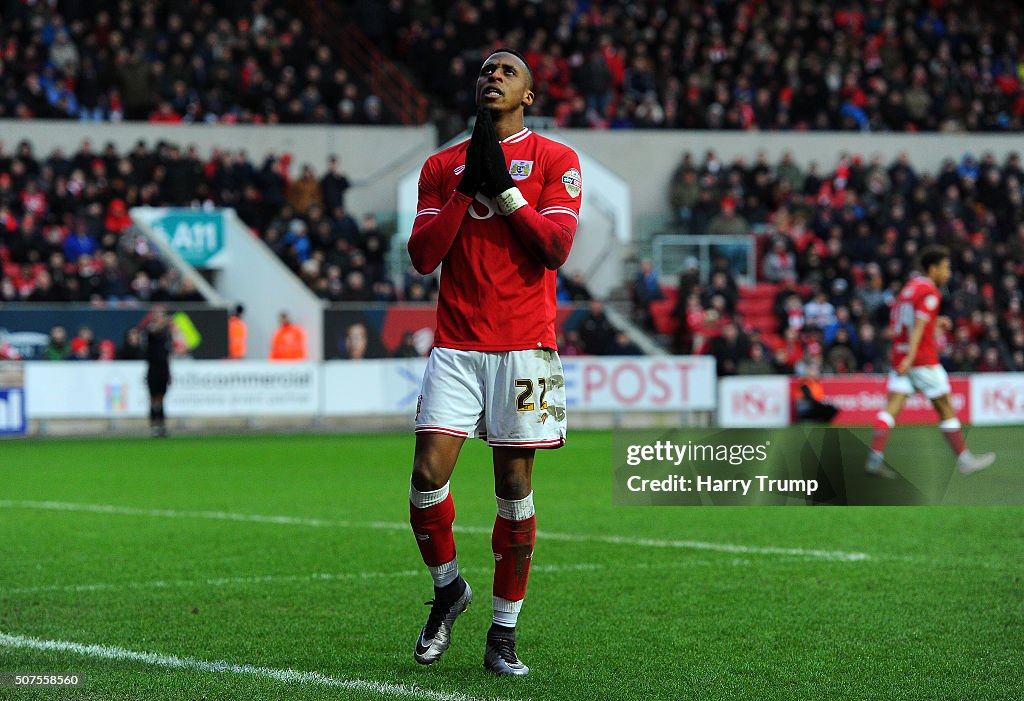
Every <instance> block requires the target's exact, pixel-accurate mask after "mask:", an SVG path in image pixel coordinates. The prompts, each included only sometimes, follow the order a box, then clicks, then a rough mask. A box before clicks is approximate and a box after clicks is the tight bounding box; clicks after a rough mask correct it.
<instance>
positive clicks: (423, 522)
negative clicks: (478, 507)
mask: <svg viewBox="0 0 1024 701" xmlns="http://www.w3.org/2000/svg"><path fill="white" fill-rule="evenodd" d="M421 505H422V506H421ZM409 522H410V523H411V524H412V532H413V533H414V534H415V535H416V544H417V545H418V546H419V548H420V554H421V555H422V556H423V562H425V563H426V564H427V566H428V567H429V568H430V569H431V574H435V571H434V570H435V568H439V567H441V566H442V565H447V564H448V563H452V562H453V561H454V560H455V536H454V535H453V534H452V524H453V523H454V522H455V502H454V501H452V495H451V494H450V493H449V491H448V485H447V484H445V485H444V487H442V488H441V489H436V490H434V491H432V492H420V491H418V490H416V488H415V487H414V488H413V489H412V490H411V492H410V498H409ZM456 576H458V571H457V568H456V569H455V574H454V575H453V576H452V579H454V578H455V577H456ZM435 580H436V577H435ZM435 583H436V581H435ZM442 584H443V583H442Z"/></svg>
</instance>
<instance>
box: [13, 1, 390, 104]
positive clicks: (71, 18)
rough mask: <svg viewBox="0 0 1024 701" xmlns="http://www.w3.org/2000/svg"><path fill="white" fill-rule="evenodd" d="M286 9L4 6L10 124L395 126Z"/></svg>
mask: <svg viewBox="0 0 1024 701" xmlns="http://www.w3.org/2000/svg"><path fill="white" fill-rule="evenodd" d="M278 5H280V3H271V2H269V0H255V1H254V2H252V3H240V2H218V3H212V2H192V1H188V0H164V1H162V2H154V1H149V2H141V3H134V2H128V1H127V0H116V1H112V0H100V1H98V2H88V3H86V2H79V1H77V0H62V1H60V2H4V3H0V118H3V117H17V118H22V119H27V118H33V117H35V118H40V117H44V118H50V119H78V120H82V121H121V120H148V121H151V122H156V123H182V122H185V123H203V122H221V123H255V124H263V123H283V124H297V123H316V124H376V123H385V122H388V121H391V118H390V116H389V115H388V114H387V113H386V112H385V111H384V109H383V107H382V104H381V101H380V98H379V97H378V96H377V95H375V94H373V93H372V92H370V91H368V90H367V89H366V88H365V86H363V85H362V83H361V81H360V80H359V79H358V77H357V76H353V75H350V73H349V72H348V71H347V70H345V69H344V68H343V67H342V66H341V65H340V64H339V62H338V60H337V56H336V55H335V51H334V49H333V48H332V47H331V46H330V45H329V44H328V43H324V42H321V41H320V40H318V39H317V38H316V37H315V36H313V35H312V34H311V32H310V31H309V29H308V27H307V26H306V24H305V23H304V22H303V20H302V19H301V18H299V17H298V16H296V15H293V14H291V13H289V12H288V11H287V10H285V9H284V8H282V7H279V6H278Z"/></svg>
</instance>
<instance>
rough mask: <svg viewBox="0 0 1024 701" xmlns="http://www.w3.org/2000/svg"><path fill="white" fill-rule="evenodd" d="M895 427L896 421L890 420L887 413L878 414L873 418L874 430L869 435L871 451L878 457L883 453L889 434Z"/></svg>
mask: <svg viewBox="0 0 1024 701" xmlns="http://www.w3.org/2000/svg"><path fill="white" fill-rule="evenodd" d="M895 425H896V420H895V419H894V418H892V415H891V414H889V412H887V411H880V412H878V416H876V417H875V427H874V428H875V430H874V432H873V433H872V434H871V450H873V451H875V452H876V453H878V454H879V455H881V454H882V453H884V452H885V446H886V444H887V443H888V442H889V434H890V433H891V432H892V427H893V426H895Z"/></svg>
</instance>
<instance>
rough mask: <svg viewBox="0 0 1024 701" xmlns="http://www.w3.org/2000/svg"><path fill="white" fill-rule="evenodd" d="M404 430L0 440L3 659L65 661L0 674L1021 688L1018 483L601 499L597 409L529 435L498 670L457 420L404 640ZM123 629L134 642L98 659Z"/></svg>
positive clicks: (481, 478)
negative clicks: (519, 557)
mask: <svg viewBox="0 0 1024 701" xmlns="http://www.w3.org/2000/svg"><path fill="white" fill-rule="evenodd" d="M929 430H930V431H931V432H934V431H935V429H934V427H932V428H931V429H929ZM895 435H896V438H894V444H896V445H903V446H905V445H906V443H905V441H907V440H909V439H911V438H913V437H914V436H915V435H916V434H915V433H913V432H906V433H900V432H899V430H898V431H897V434H895ZM1020 436H1021V431H1020V429H1019V428H1018V429H1011V428H1003V429H973V431H972V433H971V434H970V437H971V440H972V442H974V443H975V444H976V445H979V446H982V445H983V447H984V448H985V449H989V448H991V449H995V450H997V451H998V452H1000V453H1001V455H1000V461H999V462H998V463H997V465H996V466H994V467H993V468H991V470H993V472H994V474H997V475H998V474H999V471H1010V470H1021V469H1024V467H1022V465H1024V458H1022V457H1021V453H1020V448H1019V443H1020ZM908 437H909V438H908ZM412 444H413V440H412V437H411V436H410V435H397V434H391V435H384V436H369V435H367V436H354V435H309V436H281V435H276V436H252V435H250V436H243V437H185V436H177V437H172V438H171V439H169V440H166V441H154V440H148V439H145V440H143V439H127V438H108V439H75V440H72V439H47V440H37V439H28V440H19V441H6V442H3V443H0V672H8V673H9V672H15V671H18V672H48V673H61V672H64V673H66V672H79V673H84V674H85V679H86V682H85V687H84V688H79V689H65V690H17V691H15V690H11V689H0V698H11V699H21V698H26V699H35V698H39V699H42V698H45V699H75V700H79V699H96V700H99V699H104V700H106V699H225V700H227V699H232V700H234V699H279V698H280V699H283V698H287V699H300V700H301V699H382V698H387V699H396V698H434V699H437V700H439V701H440V700H446V701H447V700H450V701H457V700H459V699H462V700H463V701H465V700H467V699H470V700H472V699H483V698H495V699H520V700H525V699H535V700H540V699H588V700H589V699H800V700H801V701H809V700H812V699H971V700H972V701H973V700H975V699H1021V698H1024V681H1022V679H1024V584H1022V578H1024V519H1022V516H1024V511H1022V510H1021V509H1020V508H1012V507H929V508H918V507H905V508H854V507H849V508H842V507H835V508H832V507H792V508H728V507H722V508H716V507H705V508H700V507H692V508H685V507H677V508H672V507H663V508H643V507H633V508H627V507H614V506H612V504H611V496H610V475H611V446H612V437H611V434H609V433H600V432H594V433H587V432H575V433H571V434H570V440H569V444H568V446H567V447H566V448H564V449H563V450H559V451H550V452H541V453H540V454H539V455H538V460H537V466H536V468H535V472H534V487H535V499H536V504H537V513H538V527H539V529H540V531H541V534H540V536H539V537H538V542H537V548H536V553H535V559H534V572H533V574H532V576H531V579H530V589H529V593H528V596H527V599H526V604H525V606H524V609H523V613H522V616H521V618H520V633H519V651H520V653H521V656H522V658H523V660H524V661H525V662H526V663H527V664H529V665H530V666H531V673H530V676H529V677H527V678H525V679H518V680H506V679H495V678H492V677H488V676H486V675H485V674H484V673H483V670H482V667H481V661H482V656H483V637H484V632H485V630H486V628H487V626H488V624H489V622H490V586H491V584H490V580H491V571H492V566H493V565H492V556H491V552H490V526H491V524H492V523H493V519H494V500H493V488H492V484H491V477H490V463H489V452H488V450H487V448H486V446H484V445H482V444H481V443H480V442H479V441H474V442H470V443H467V445H466V447H465V448H464V450H463V454H462V458H461V460H460V463H459V467H458V468H457V470H456V473H455V477H454V478H453V482H452V485H453V486H452V491H453V495H454V497H455V500H456V508H457V512H458V516H457V521H456V525H457V528H459V529H460V530H459V532H458V533H457V543H458V548H459V560H460V563H461V564H462V567H463V572H464V574H465V576H466V578H467V579H468V580H469V581H470V583H471V584H472V585H473V587H474V589H475V591H476V603H475V604H474V605H473V607H471V608H470V610H469V612H468V613H467V614H466V615H465V616H463V617H462V618H460V620H459V622H458V624H457V625H456V627H455V631H454V643H453V645H452V648H451V649H450V650H449V651H448V653H447V654H446V655H445V657H444V658H443V659H442V660H441V661H440V662H439V663H437V664H435V665H434V666H432V667H420V666H419V665H417V664H416V663H415V662H414V661H413V659H412V646H413V642H414V640H415V637H416V634H417V633H418V630H419V627H420V625H422V623H423V620H424V619H425V616H426V613H427V607H425V606H423V602H424V601H425V600H427V599H429V598H430V596H431V589H430V580H429V576H428V575H427V573H426V571H425V570H424V569H423V567H422V563H421V562H420V559H419V554H418V551H417V549H416V545H415V542H414V540H413V538H412V536H411V533H410V532H409V530H408V526H407V525H406V524H407V519H408V506H407V499H406V494H407V490H408V480H409V466H410V459H411V453H412ZM950 463H951V460H944V461H942V464H941V465H936V468H935V469H936V470H947V469H951V467H952V466H951V464H950ZM963 479H967V478H963ZM106 507H113V508H111V509H106ZM261 517H282V518H277V519H275V518H261ZM673 541H674V542H673ZM681 541H685V542H681ZM733 546H735V547H733ZM812 551H815V552H812ZM821 551H826V552H829V553H837V554H838V555H836V556H835V557H827V556H822V554H821ZM843 553H848V554H849V553H860V554H863V555H864V556H866V557H862V558H859V559H858V558H857V557H852V558H848V557H843V556H842V554H843ZM26 641H29V642H26ZM40 641H65V642H67V643H74V644H79V645H82V646H89V645H96V646H102V647H97V648H89V649H83V648H75V649H68V647H67V646H63V647H62V646H61V645H60V644H57V645H56V647H52V646H51V647H52V649H39V647H40V646H42V645H43V644H44V643H42V642H40ZM33 645H34V646H35V647H33ZM83 653H88V654H83ZM128 653H150V654H152V655H153V657H150V658H142V657H140V656H135V657H130V655H129V657H126V658H123V659H109V657H111V656H115V657H116V656H117V655H122V657H124V655H126V654H128ZM174 660H177V661H178V662H179V663H181V664H180V665H179V666H178V667H177V668H174V667H173V666H172V665H173V664H175V662H174ZM220 661H223V662H226V663H230V664H235V665H250V666H251V667H246V668H242V669H238V670H236V671H235V672H230V671H218V670H216V669H214V668H213V667H212V666H210V665H209V663H215V662H220ZM182 665H183V667H182ZM196 665H199V666H196ZM204 665H205V666H204ZM256 668H259V669H256ZM288 669H291V670H296V671H298V672H311V673H317V674H319V675H322V676H321V677H312V676H306V677H299V676H298V675H292V676H287V675H284V676H281V675H283V674H284V673H282V672H277V671H275V670H288ZM274 674H278V677H277V678H274ZM377 685H391V686H377Z"/></svg>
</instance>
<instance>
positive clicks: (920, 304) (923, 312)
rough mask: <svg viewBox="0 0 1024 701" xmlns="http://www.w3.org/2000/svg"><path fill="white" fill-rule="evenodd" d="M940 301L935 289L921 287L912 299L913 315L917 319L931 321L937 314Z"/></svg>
mask: <svg viewBox="0 0 1024 701" xmlns="http://www.w3.org/2000/svg"><path fill="white" fill-rule="evenodd" d="M941 302H942V300H941V298H940V297H939V293H938V292H936V291H935V290H929V289H927V288H925V289H923V290H922V291H921V292H920V293H918V295H917V299H916V300H914V316H915V317H917V318H918V319H924V320H925V321H931V320H932V319H934V318H935V317H937V316H938V315H939V304H940V303H941Z"/></svg>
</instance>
